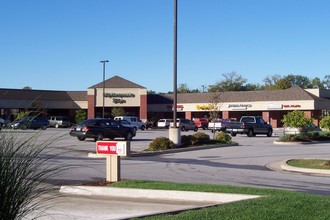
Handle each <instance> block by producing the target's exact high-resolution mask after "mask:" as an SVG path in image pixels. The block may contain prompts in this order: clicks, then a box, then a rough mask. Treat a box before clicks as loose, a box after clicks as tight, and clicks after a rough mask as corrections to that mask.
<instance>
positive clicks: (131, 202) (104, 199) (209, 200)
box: [51, 186, 260, 219]
mask: <svg viewBox="0 0 330 220" xmlns="http://www.w3.org/2000/svg"><path fill="white" fill-rule="evenodd" d="M60 192H61V193H64V194H66V195H67V196H68V197H67V196H65V197H64V198H68V199H64V201H63V202H61V203H59V204H58V205H57V206H58V207H52V210H53V211H52V213H51V214H52V217H54V219H88V216H89V217H90V216H93V219H129V218H136V217H143V216H148V215H156V214H162V213H171V212H178V211H184V210H189V209H196V208H204V207H209V206H214V205H219V204H225V203H230V202H235V201H240V200H246V199H254V198H259V197H260V196H255V195H241V194H225V193H206V192H191V191H171V190H148V189H132V188H115V187H94V186H62V187H61V189H60ZM74 198H76V199H77V200H79V199H80V200H81V199H82V198H83V199H90V198H97V201H98V204H99V205H98V206H97V210H91V209H90V208H88V207H85V205H81V204H79V201H78V204H77V201H75V202H72V201H71V200H72V199H74ZM67 203H71V205H67ZM73 204H75V206H76V207H75V208H76V211H72V205H73ZM55 206H56V205H55ZM70 207H71V208H70ZM56 210H57V211H56ZM56 213H58V215H56ZM60 213H62V214H60ZM63 213H65V216H63Z"/></svg>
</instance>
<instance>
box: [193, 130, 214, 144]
mask: <svg viewBox="0 0 330 220" xmlns="http://www.w3.org/2000/svg"><path fill="white" fill-rule="evenodd" d="M192 137H193V138H192V145H201V144H208V143H210V136H209V135H207V134H205V133H202V132H196V133H194V134H193V135H192Z"/></svg>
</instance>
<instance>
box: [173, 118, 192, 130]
mask: <svg viewBox="0 0 330 220" xmlns="http://www.w3.org/2000/svg"><path fill="white" fill-rule="evenodd" d="M173 125H174V124H173V122H171V127H172V126H173ZM176 126H177V127H178V128H180V129H181V131H189V130H193V131H198V127H197V126H196V125H195V123H194V122H193V121H192V120H189V119H185V118H177V119H176Z"/></svg>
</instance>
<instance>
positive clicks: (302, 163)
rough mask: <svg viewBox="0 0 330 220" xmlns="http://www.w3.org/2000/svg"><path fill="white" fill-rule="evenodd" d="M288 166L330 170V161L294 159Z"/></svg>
mask: <svg viewBox="0 0 330 220" xmlns="http://www.w3.org/2000/svg"><path fill="white" fill-rule="evenodd" d="M287 164H288V165H290V166H294V167H302V168H311V169H325V170H330V160H321V159H294V160H289V161H288V162H287Z"/></svg>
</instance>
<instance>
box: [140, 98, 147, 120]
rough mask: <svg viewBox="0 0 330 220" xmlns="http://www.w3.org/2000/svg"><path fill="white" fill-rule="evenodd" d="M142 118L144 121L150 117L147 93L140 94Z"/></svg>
mask: <svg viewBox="0 0 330 220" xmlns="http://www.w3.org/2000/svg"><path fill="white" fill-rule="evenodd" d="M140 119H141V120H142V121H144V120H147V119H148V102H147V95H140Z"/></svg>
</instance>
